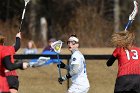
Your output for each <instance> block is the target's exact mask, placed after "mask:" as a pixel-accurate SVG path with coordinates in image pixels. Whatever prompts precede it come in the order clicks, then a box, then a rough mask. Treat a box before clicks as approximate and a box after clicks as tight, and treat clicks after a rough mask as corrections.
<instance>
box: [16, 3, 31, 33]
mask: <svg viewBox="0 0 140 93" xmlns="http://www.w3.org/2000/svg"><path fill="white" fill-rule="evenodd" d="M29 1H30V0H24V2H25V5H24V9H23V12H22V19H21V22H20V27H19V32H21V27H22V22H23V19H24V14H25V11H26V6H27V4H28V2H29Z"/></svg>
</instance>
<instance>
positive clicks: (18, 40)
mask: <svg viewBox="0 0 140 93" xmlns="http://www.w3.org/2000/svg"><path fill="white" fill-rule="evenodd" d="M20 39H21V33H20V32H19V33H17V35H16V42H15V45H14V49H15V52H16V51H18V49H19V48H20Z"/></svg>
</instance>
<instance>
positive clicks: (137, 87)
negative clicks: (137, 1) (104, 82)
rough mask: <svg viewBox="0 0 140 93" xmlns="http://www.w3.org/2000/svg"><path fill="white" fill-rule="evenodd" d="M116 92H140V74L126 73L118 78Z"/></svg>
mask: <svg viewBox="0 0 140 93" xmlns="http://www.w3.org/2000/svg"><path fill="white" fill-rule="evenodd" d="M114 93H140V75H125V76H120V77H118V78H117V79H116V84H115V89H114Z"/></svg>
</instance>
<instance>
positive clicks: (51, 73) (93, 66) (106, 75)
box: [18, 49, 117, 93]
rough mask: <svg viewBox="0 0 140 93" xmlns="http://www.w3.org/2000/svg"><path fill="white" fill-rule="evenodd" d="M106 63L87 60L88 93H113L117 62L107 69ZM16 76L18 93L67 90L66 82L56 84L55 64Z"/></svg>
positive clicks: (104, 61) (46, 92)
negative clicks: (18, 81) (17, 78)
mask: <svg viewBox="0 0 140 93" xmlns="http://www.w3.org/2000/svg"><path fill="white" fill-rule="evenodd" d="M96 51H97V50H96ZM98 51H102V49H98ZM107 51H108V50H106V49H105V51H103V52H104V53H106V52H107ZM90 52H91V50H90ZM93 52H94V51H93ZM94 53H95V52H94ZM106 61H107V60H87V73H88V78H89V81H90V85H91V87H90V90H89V93H113V89H114V83H115V79H116V74H117V62H115V64H114V65H113V66H112V67H109V68H108V67H107V66H106ZM64 62H66V61H64ZM18 74H19V80H20V88H19V93H65V91H66V90H67V82H64V83H63V85H60V84H59V83H58V82H57V78H58V71H57V68H56V64H52V65H49V66H45V67H40V68H30V69H27V70H25V71H21V70H18ZM62 74H63V75H64V74H66V71H65V70H63V71H62Z"/></svg>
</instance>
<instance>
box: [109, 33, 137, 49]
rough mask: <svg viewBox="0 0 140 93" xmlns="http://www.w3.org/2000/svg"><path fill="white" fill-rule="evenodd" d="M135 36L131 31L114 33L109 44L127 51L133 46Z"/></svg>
mask: <svg viewBox="0 0 140 93" xmlns="http://www.w3.org/2000/svg"><path fill="white" fill-rule="evenodd" d="M134 39H135V34H134V32H133V31H121V32H115V33H114V34H113V35H112V39H111V42H112V44H113V45H114V46H115V47H124V48H127V49H129V47H130V46H132V45H133V43H134Z"/></svg>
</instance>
